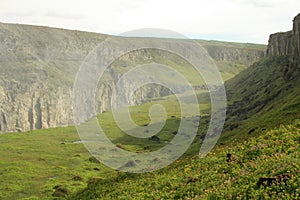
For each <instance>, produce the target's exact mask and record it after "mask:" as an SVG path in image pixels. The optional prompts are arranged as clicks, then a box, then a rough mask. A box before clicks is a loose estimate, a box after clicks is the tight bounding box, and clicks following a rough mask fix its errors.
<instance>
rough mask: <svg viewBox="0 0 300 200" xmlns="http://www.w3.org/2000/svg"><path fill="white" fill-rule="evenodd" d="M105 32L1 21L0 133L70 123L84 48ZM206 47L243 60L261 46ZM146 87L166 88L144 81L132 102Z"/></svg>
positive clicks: (220, 56) (107, 88)
mask: <svg viewBox="0 0 300 200" xmlns="http://www.w3.org/2000/svg"><path fill="white" fill-rule="evenodd" d="M298 30H299V29H298ZM106 37H107V36H106V35H103V34H96V33H87V32H80V31H69V30H63V29H56V28H48V27H38V26H28V25H13V24H4V23H0V44H1V45H0V133H1V132H2V133H3V132H11V131H26V130H33V129H40V128H49V127H57V126H67V125H70V124H73V117H72V116H73V112H72V102H71V97H72V87H73V83H74V80H75V76H76V73H77V71H78V69H79V67H80V65H81V64H82V62H83V60H84V58H85V57H86V56H87V55H88V53H89V52H90V51H91V50H92V49H94V48H95V47H96V46H97V44H99V43H100V42H101V41H103V40H104V39H105V38H106ZM206 48H207V49H208V51H209V53H210V54H211V56H212V57H213V58H214V59H217V60H231V61H237V62H242V63H245V64H247V65H250V64H252V63H253V62H254V61H256V60H257V59H259V58H260V57H261V56H262V55H263V53H262V52H263V51H262V50H247V49H241V48H236V49H235V48H224V47H222V48H221V47H220V48H219V49H218V48H217V47H206ZM142 54H147V56H146V57H147V59H149V62H153V61H154V60H153V59H155V57H156V56H157V55H153V54H151V53H149V52H142ZM148 54H149V55H148ZM158 60H159V59H158ZM127 64H128V63H126V62H125V64H124V63H123V64H122V65H121V66H122V67H124V66H127ZM117 76H118V72H117V70H111V71H109V72H108V73H107V77H108V79H107V80H106V84H104V85H101V86H100V87H99V91H98V94H97V97H96V98H97V111H98V112H99V113H100V112H102V111H104V110H107V109H108V108H109V102H110V95H111V92H112V88H113V87H114V84H115V81H114V77H117ZM150 93H151V94H152V95H153V96H163V95H167V94H169V93H170V92H169V91H167V90H165V89H164V88H162V87H161V88H153V87H143V88H141V89H140V90H139V91H137V92H136V93H135V96H134V97H133V98H132V100H131V101H132V102H130V103H132V104H137V103H140V102H142V101H143V100H144V99H145V98H147V97H148V94H150Z"/></svg>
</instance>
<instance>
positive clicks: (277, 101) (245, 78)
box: [226, 15, 300, 132]
mask: <svg viewBox="0 0 300 200" xmlns="http://www.w3.org/2000/svg"><path fill="white" fill-rule="evenodd" d="M299 24H300V15H298V16H297V17H296V18H295V19H294V29H293V31H290V32H286V33H276V34H272V35H271V36H270V40H269V45H268V51H267V52H268V56H267V57H266V58H264V59H262V60H260V61H259V62H257V63H255V64H254V65H253V66H251V67H249V68H248V69H246V70H245V71H243V72H241V73H240V74H239V75H237V76H236V77H235V78H233V79H231V80H229V81H228V82H226V89H227V97H228V99H229V107H228V118H227V128H228V129H230V130H232V129H235V128H237V127H239V126H242V127H241V129H246V130H245V131H246V132H248V131H249V130H253V131H254V130H256V129H258V127H259V126H261V127H263V129H265V127H268V126H274V125H279V124H281V123H285V122H289V121H292V120H293V119H295V118H299V116H300V103H299V102H300V89H299V85H300V79H299V76H300V55H299V43H298V41H299ZM241 129H239V130H241ZM253 131H252V132H253ZM250 132H251V131H250Z"/></svg>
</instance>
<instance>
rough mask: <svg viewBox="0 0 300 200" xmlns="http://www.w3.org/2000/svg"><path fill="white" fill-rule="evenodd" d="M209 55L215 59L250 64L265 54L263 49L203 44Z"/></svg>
mask: <svg viewBox="0 0 300 200" xmlns="http://www.w3.org/2000/svg"><path fill="white" fill-rule="evenodd" d="M204 47H205V48H206V49H207V51H208V53H209V55H210V56H211V57H212V58H213V59H215V60H217V61H227V62H228V61H230V62H235V63H239V64H244V65H247V66H250V65H251V64H253V63H254V62H256V61H257V60H259V59H261V58H263V57H264V56H265V51H264V49H261V50H258V49H246V48H236V47H226V46H215V45H204Z"/></svg>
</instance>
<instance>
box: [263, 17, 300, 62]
mask: <svg viewBox="0 0 300 200" xmlns="http://www.w3.org/2000/svg"><path fill="white" fill-rule="evenodd" d="M284 55H287V56H292V57H295V56H300V14H299V15H297V16H296V17H295V18H294V20H293V30H292V31H288V32H282V33H275V34H272V35H271V36H270V39H269V44H268V49H267V56H269V57H270V56H284Z"/></svg>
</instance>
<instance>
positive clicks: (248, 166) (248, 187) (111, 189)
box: [70, 120, 300, 199]
mask: <svg viewBox="0 0 300 200" xmlns="http://www.w3.org/2000/svg"><path fill="white" fill-rule="evenodd" d="M299 128H300V121H299V120H297V121H295V122H294V123H292V124H291V125H286V126H281V127H280V128H278V129H274V130H270V131H268V132H264V133H263V134H262V135H261V136H259V137H252V138H249V139H247V140H246V141H234V142H232V143H230V144H227V145H224V146H219V147H217V148H215V149H214V150H213V151H212V152H211V153H210V154H209V155H208V156H207V157H205V158H203V159H200V158H199V157H198V156H196V155H195V156H194V157H188V158H183V159H181V160H178V161H176V162H175V163H173V164H172V165H170V166H168V167H166V168H164V169H162V170H159V171H156V172H152V173H146V174H126V173H119V174H116V175H114V176H112V177H103V176H99V178H98V179H95V180H94V181H91V182H89V184H88V186H87V188H85V189H84V190H81V191H79V192H78V193H76V194H74V195H72V196H71V197H70V199H299V197H300V196H299V195H300V189H299V181H300V178H299V177H300V176H299V175H300V174H299V173H300V171H299V170H300V165H299V159H300V154H299V153H300V152H299V148H300V146H299V144H300V143H299V142H300V129H299ZM228 154H231V157H230V158H228ZM263 178H266V181H265V182H264V181H263V180H264V179H263ZM259 180H261V181H259ZM267 180H272V181H271V182H269V183H268V181H267ZM260 182H261V183H260Z"/></svg>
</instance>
